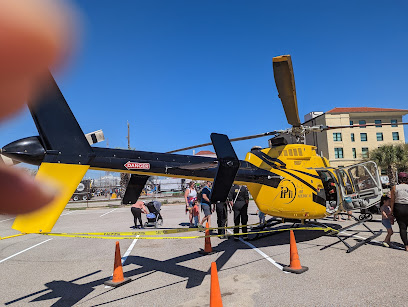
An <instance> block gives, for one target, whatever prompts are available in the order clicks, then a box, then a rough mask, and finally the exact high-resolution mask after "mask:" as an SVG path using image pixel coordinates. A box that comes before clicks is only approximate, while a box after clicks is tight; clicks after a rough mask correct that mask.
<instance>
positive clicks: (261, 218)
mask: <svg viewBox="0 0 408 307" xmlns="http://www.w3.org/2000/svg"><path fill="white" fill-rule="evenodd" d="M258 217H259V224H260V225H261V226H263V225H264V224H265V213H263V212H262V211H261V210H258Z"/></svg>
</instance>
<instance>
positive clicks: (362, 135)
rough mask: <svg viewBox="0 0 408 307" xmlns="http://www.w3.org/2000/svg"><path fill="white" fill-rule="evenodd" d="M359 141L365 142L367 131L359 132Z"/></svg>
mask: <svg viewBox="0 0 408 307" xmlns="http://www.w3.org/2000/svg"><path fill="white" fill-rule="evenodd" d="M360 140H361V142H367V133H360Z"/></svg>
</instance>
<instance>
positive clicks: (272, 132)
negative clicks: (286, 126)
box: [166, 130, 282, 153]
mask: <svg viewBox="0 0 408 307" xmlns="http://www.w3.org/2000/svg"><path fill="white" fill-rule="evenodd" d="M280 132H282V131H281V130H275V131H271V132H265V133H260V134H253V135H248V136H242V137H239V138H234V139H230V142H237V141H244V140H251V139H256V138H261V137H264V136H268V135H275V134H278V133H280ZM209 145H212V143H204V144H199V145H194V146H189V147H184V148H180V149H175V150H172V151H168V152H166V153H175V152H179V151H184V150H188V149H194V148H199V147H204V146H209Z"/></svg>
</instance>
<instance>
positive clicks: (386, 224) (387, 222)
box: [381, 219, 392, 229]
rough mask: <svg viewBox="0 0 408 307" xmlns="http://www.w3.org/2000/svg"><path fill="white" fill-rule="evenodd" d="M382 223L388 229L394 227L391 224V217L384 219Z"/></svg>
mask: <svg viewBox="0 0 408 307" xmlns="http://www.w3.org/2000/svg"><path fill="white" fill-rule="evenodd" d="M381 224H383V225H384V227H385V228H387V229H391V228H392V226H391V221H390V220H389V219H383V220H382V221H381Z"/></svg>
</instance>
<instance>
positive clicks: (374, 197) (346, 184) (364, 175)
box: [337, 161, 382, 208]
mask: <svg viewBox="0 0 408 307" xmlns="http://www.w3.org/2000/svg"><path fill="white" fill-rule="evenodd" d="M337 173H338V174H339V175H340V176H339V177H340V178H343V179H342V181H341V185H342V186H343V188H344V189H343V194H345V195H343V196H352V198H353V204H354V208H358V207H362V208H367V207H370V206H372V205H375V204H376V203H378V202H379V200H380V198H381V195H382V187H381V181H380V176H379V173H378V169H377V164H375V162H373V161H369V162H364V163H359V164H355V165H352V166H348V167H345V168H341V169H339V170H338V172H337ZM355 200H357V201H355Z"/></svg>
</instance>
